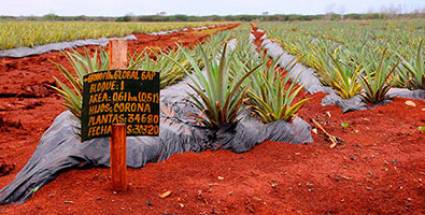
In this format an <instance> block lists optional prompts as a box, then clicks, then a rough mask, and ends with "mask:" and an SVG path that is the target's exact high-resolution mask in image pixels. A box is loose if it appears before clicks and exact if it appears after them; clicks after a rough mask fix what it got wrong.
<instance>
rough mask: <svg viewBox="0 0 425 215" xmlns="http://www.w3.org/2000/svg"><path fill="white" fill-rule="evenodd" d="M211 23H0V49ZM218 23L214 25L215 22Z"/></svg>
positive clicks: (209, 23)
mask: <svg viewBox="0 0 425 215" xmlns="http://www.w3.org/2000/svg"><path fill="white" fill-rule="evenodd" d="M212 24H214V23H211V22H130V23H119V22H43V21H0V50H2V49H11V48H16V47H32V46H35V45H43V44H48V43H54V42H62V41H72V40H77V39H93V38H101V37H113V36H117V37H118V36H126V35H128V34H131V33H150V32H158V31H166V30H173V29H180V28H184V27H199V26H206V25H212ZM215 24H217V23H215Z"/></svg>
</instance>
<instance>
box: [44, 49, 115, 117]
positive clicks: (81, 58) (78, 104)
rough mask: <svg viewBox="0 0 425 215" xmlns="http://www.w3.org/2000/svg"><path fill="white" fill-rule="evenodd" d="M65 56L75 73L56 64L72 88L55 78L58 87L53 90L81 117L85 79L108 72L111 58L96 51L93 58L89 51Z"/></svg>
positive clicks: (69, 53)
mask: <svg viewBox="0 0 425 215" xmlns="http://www.w3.org/2000/svg"><path fill="white" fill-rule="evenodd" d="M65 56H66V58H67V59H68V62H69V63H70V64H71V65H72V70H73V72H71V71H70V70H68V69H67V68H65V67H64V66H63V65H61V64H58V63H55V64H56V66H57V68H58V69H59V71H60V72H61V73H62V74H63V75H64V76H65V78H66V80H67V81H68V82H69V83H70V87H69V86H68V85H66V84H65V83H63V82H62V81H60V80H59V79H57V78H56V77H55V80H56V83H57V87H55V86H52V88H53V89H55V90H56V91H57V92H58V93H59V94H60V95H61V96H62V97H63V99H64V104H65V106H66V107H67V108H68V109H69V110H70V111H71V112H72V113H73V114H74V115H75V116H76V117H80V116H81V109H82V105H83V103H82V102H83V99H82V93H81V92H82V91H83V78H84V76H85V75H86V74H88V73H92V72H96V71H99V70H107V69H108V65H109V58H108V54H107V52H106V51H100V52H97V51H96V52H95V53H94V54H93V55H92V56H90V55H89V54H88V51H86V52H85V55H82V54H80V53H78V52H77V51H72V52H67V53H65Z"/></svg>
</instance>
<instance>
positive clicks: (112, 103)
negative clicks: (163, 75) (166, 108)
mask: <svg viewBox="0 0 425 215" xmlns="http://www.w3.org/2000/svg"><path fill="white" fill-rule="evenodd" d="M83 82H84V88H83V109H82V113H81V140H82V141H86V140H89V139H92V138H97V137H108V136H110V133H111V126H112V125H113V124H119V123H125V124H126V131H127V135H128V136H158V135H159V120H160V117H159V100H160V97H159V89H160V88H159V73H158V72H150V71H140V70H108V71H99V72H95V73H90V74H87V75H86V76H84V81H83Z"/></svg>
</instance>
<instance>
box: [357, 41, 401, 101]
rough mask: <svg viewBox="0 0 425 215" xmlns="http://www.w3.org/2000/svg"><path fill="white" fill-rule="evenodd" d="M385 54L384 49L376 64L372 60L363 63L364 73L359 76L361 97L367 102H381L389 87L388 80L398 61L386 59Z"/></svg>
mask: <svg viewBox="0 0 425 215" xmlns="http://www.w3.org/2000/svg"><path fill="white" fill-rule="evenodd" d="M386 54H387V50H386V49H385V50H384V51H383V53H382V57H381V60H380V61H379V63H378V64H377V65H376V64H375V63H373V62H371V63H369V64H367V65H365V66H364V74H363V75H361V76H360V83H361V84H362V86H363V89H364V94H363V95H362V97H363V100H364V101H365V102H367V103H370V104H378V103H380V102H383V101H384V100H385V99H386V95H387V93H388V91H389V90H390V89H391V86H390V84H389V80H390V77H391V75H392V74H393V73H394V71H395V70H396V68H397V66H398V63H393V62H392V61H391V60H390V59H387V57H386Z"/></svg>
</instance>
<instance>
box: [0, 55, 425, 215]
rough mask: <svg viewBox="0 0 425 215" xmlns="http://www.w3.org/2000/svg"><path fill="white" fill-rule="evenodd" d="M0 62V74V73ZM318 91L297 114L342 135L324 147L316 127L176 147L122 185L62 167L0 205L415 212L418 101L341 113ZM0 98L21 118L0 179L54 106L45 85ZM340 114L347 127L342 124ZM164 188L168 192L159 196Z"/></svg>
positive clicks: (421, 117) (26, 209)
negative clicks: (306, 135) (309, 131)
mask: <svg viewBox="0 0 425 215" xmlns="http://www.w3.org/2000/svg"><path fill="white" fill-rule="evenodd" d="M33 63H36V64H40V62H38V61H33ZM0 71H2V72H0V76H1V77H2V79H3V78H4V77H5V76H6V74H5V72H4V70H0ZM39 72H40V73H41V72H42V71H39ZM47 76H48V75H46V77H47ZM33 77H35V75H34V76H33ZM37 77H38V79H41V78H42V77H43V76H42V75H41V74H39V76H37ZM29 80H32V79H28V80H27V81H29ZM2 81H3V80H2ZM24 83H26V82H21V83H20V84H24ZM11 86H20V85H11ZM0 90H1V88H0ZM0 92H2V91H0ZM323 96H324V95H322V94H316V95H313V96H311V100H310V101H309V102H308V103H307V104H306V106H304V107H303V108H302V109H301V111H300V113H299V115H300V116H301V117H302V118H303V119H305V120H306V121H310V120H311V119H316V120H317V121H318V122H319V123H321V124H322V125H323V126H324V127H325V129H327V130H328V131H329V132H330V133H332V134H334V135H337V136H338V137H340V138H342V139H343V140H344V143H343V144H342V145H338V146H337V147H336V148H334V149H331V148H329V142H328V141H327V140H326V139H325V138H324V137H323V135H322V134H321V133H320V132H319V134H318V135H316V134H313V137H314V143H312V144H308V145H293V144H287V143H276V142H266V143H263V144H261V145H259V146H258V147H256V148H254V149H253V150H251V151H250V152H247V153H243V154H234V153H231V152H228V151H223V150H219V151H207V152H203V153H199V154H196V153H184V154H180V155H175V156H173V157H172V158H171V159H169V160H167V161H164V162H161V163H155V164H148V165H147V166H146V167H144V168H142V169H131V170H130V171H129V181H130V190H129V191H128V192H127V193H125V194H124V193H118V194H114V193H112V192H111V190H110V177H109V170H108V169H99V168H97V169H89V170H72V171H69V172H66V173H63V174H61V175H60V176H59V177H58V178H57V179H55V180H54V181H53V182H51V183H49V184H48V185H46V186H45V187H43V188H42V189H40V190H39V191H38V192H37V193H36V194H35V195H34V196H33V198H31V199H30V200H28V201H27V202H26V203H24V204H21V205H7V206H0V213H1V214H59V213H60V214H64V213H65V214H425V184H424V183H425V181H424V180H425V159H424V158H425V134H424V133H421V132H420V131H418V130H417V127H418V126H422V125H425V102H424V101H419V100H414V102H415V103H416V107H411V106H408V105H406V104H405V103H404V102H405V99H395V100H394V101H393V102H391V103H390V104H387V105H384V106H379V107H376V108H374V109H372V110H368V111H356V112H351V113H346V114H342V113H341V111H340V109H339V108H337V107H336V106H327V107H322V106H321V105H320V101H321V99H322V97H323ZM39 102H41V103H42V104H41V105H40V104H39ZM0 104H1V105H2V106H1V107H0V110H2V109H1V108H2V107H3V109H5V110H3V111H2V112H0V113H1V114H3V115H1V116H4V117H3V118H4V119H6V121H7V122H10V123H13V122H21V124H22V126H23V128H13V127H10V126H9V127H7V131H2V130H0V132H1V133H0V134H1V135H2V137H3V138H2V140H0V155H1V157H3V158H4V159H5V160H6V161H9V162H10V163H16V168H15V170H13V172H12V174H9V175H7V176H3V177H0V187H2V186H5V185H6V184H7V183H9V182H10V181H11V180H12V179H13V178H14V176H15V175H16V173H17V171H18V170H19V169H21V168H22V166H23V165H24V163H25V162H26V161H27V159H28V158H29V157H30V155H31V154H32V153H33V151H34V149H35V147H36V145H37V143H38V140H39V138H40V135H41V133H42V132H43V131H44V130H45V129H46V128H47V127H48V126H49V124H50V123H51V121H52V119H53V118H54V117H55V116H56V115H57V114H58V113H59V112H61V111H62V110H63V107H62V106H61V104H60V100H59V99H58V98H56V97H54V96H52V95H49V96H48V97H45V98H28V99H16V98H2V99H1V103H0ZM341 122H347V123H348V124H349V127H348V128H342V127H341V125H340V124H341ZM0 127H1V126H0ZM17 127H19V126H17ZM165 191H171V192H172V193H171V195H170V196H168V197H166V198H164V199H161V198H160V197H159V194H162V193H164V192H165Z"/></svg>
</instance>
